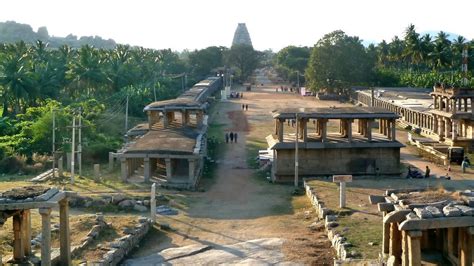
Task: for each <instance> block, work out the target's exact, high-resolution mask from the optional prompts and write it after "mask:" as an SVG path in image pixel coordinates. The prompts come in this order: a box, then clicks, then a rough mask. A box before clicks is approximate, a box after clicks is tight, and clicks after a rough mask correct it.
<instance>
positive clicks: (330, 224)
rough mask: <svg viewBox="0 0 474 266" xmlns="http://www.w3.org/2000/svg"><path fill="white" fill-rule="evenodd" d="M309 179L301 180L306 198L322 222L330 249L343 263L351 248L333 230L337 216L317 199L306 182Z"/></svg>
mask: <svg viewBox="0 0 474 266" xmlns="http://www.w3.org/2000/svg"><path fill="white" fill-rule="evenodd" d="M309 180H310V179H303V185H304V188H305V190H306V196H307V197H308V198H309V199H310V201H311V204H312V205H313V208H314V209H315V211H316V213H317V216H318V219H320V220H324V227H325V229H326V233H327V235H328V238H329V241H331V244H332V247H333V248H334V249H335V251H336V254H337V258H338V259H339V260H342V262H345V261H346V260H347V261H349V260H348V259H349V258H350V257H351V254H350V253H348V252H347V250H346V248H347V247H349V246H351V244H350V243H349V242H347V239H346V238H345V237H344V236H343V235H341V234H340V233H337V232H336V230H334V227H336V226H337V225H338V224H337V215H333V213H334V212H333V211H332V210H330V209H329V208H326V207H325V206H324V202H323V201H322V200H320V199H319V198H318V196H317V195H316V192H315V191H314V190H313V188H311V187H310V186H309V185H308V184H307V181H309Z"/></svg>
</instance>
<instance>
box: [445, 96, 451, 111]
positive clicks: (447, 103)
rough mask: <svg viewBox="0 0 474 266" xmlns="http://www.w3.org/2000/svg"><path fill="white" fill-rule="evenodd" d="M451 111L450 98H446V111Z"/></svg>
mask: <svg viewBox="0 0 474 266" xmlns="http://www.w3.org/2000/svg"><path fill="white" fill-rule="evenodd" d="M450 111H451V105H450V100H449V99H448V98H446V112H447V113H449V112H450Z"/></svg>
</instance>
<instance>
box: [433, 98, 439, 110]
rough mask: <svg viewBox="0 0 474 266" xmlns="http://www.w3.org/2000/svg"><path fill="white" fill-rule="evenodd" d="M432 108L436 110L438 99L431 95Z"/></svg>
mask: <svg viewBox="0 0 474 266" xmlns="http://www.w3.org/2000/svg"><path fill="white" fill-rule="evenodd" d="M433 107H434V109H438V97H437V96H436V95H433Z"/></svg>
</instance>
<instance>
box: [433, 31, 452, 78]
mask: <svg viewBox="0 0 474 266" xmlns="http://www.w3.org/2000/svg"><path fill="white" fill-rule="evenodd" d="M448 37H449V35H448V34H446V33H445V32H443V31H440V32H439V33H438V35H437V36H436V39H435V41H434V46H433V52H431V54H430V58H431V65H432V67H433V69H438V70H441V69H444V68H445V67H448V66H449V64H450V63H451V58H452V52H451V41H450V40H449V39H448Z"/></svg>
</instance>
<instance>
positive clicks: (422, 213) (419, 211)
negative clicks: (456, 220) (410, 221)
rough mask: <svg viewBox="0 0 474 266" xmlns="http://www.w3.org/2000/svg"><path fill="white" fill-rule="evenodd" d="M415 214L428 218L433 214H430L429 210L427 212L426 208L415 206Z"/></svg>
mask: <svg viewBox="0 0 474 266" xmlns="http://www.w3.org/2000/svg"><path fill="white" fill-rule="evenodd" d="M413 211H414V212H415V213H416V215H418V217H420V218H421V219H428V218H432V217H433V215H432V214H431V212H429V211H428V210H426V209H421V208H415V209H414V210H413Z"/></svg>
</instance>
